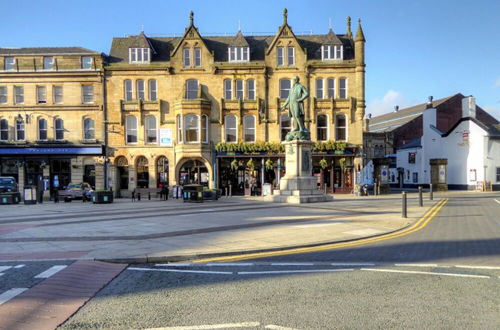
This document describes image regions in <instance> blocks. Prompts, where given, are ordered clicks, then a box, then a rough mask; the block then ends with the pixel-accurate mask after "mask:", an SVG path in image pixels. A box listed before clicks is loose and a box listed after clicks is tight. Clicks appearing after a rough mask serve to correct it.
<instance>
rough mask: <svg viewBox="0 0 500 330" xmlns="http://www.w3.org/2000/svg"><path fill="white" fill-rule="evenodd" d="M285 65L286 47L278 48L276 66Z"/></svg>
mask: <svg viewBox="0 0 500 330" xmlns="http://www.w3.org/2000/svg"><path fill="white" fill-rule="evenodd" d="M284 65H285V47H276V66H284Z"/></svg>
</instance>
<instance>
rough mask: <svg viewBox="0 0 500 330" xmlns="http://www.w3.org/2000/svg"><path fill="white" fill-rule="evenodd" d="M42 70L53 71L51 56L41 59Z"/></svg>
mask: <svg viewBox="0 0 500 330" xmlns="http://www.w3.org/2000/svg"><path fill="white" fill-rule="evenodd" d="M43 69H44V70H54V58H53V57H51V56H46V57H44V58H43Z"/></svg>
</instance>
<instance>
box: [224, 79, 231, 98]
mask: <svg viewBox="0 0 500 330" xmlns="http://www.w3.org/2000/svg"><path fill="white" fill-rule="evenodd" d="M223 84H224V99H225V100H227V101H231V100H232V99H233V80H232V79H224V82H223ZM228 96H229V97H228Z"/></svg>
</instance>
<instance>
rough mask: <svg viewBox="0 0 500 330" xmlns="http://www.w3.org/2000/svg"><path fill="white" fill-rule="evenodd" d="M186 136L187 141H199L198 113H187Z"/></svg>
mask: <svg viewBox="0 0 500 330" xmlns="http://www.w3.org/2000/svg"><path fill="white" fill-rule="evenodd" d="M184 136H185V137H186V143H196V142H199V141H200V139H199V120H198V116H197V115H186V116H185V117H184Z"/></svg>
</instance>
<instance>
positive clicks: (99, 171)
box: [95, 163, 104, 190]
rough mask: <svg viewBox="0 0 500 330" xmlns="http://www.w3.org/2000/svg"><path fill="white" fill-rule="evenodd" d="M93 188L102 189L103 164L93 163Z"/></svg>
mask: <svg viewBox="0 0 500 330" xmlns="http://www.w3.org/2000/svg"><path fill="white" fill-rule="evenodd" d="M95 189H96V190H102V189H104V164H100V163H96V164H95Z"/></svg>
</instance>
